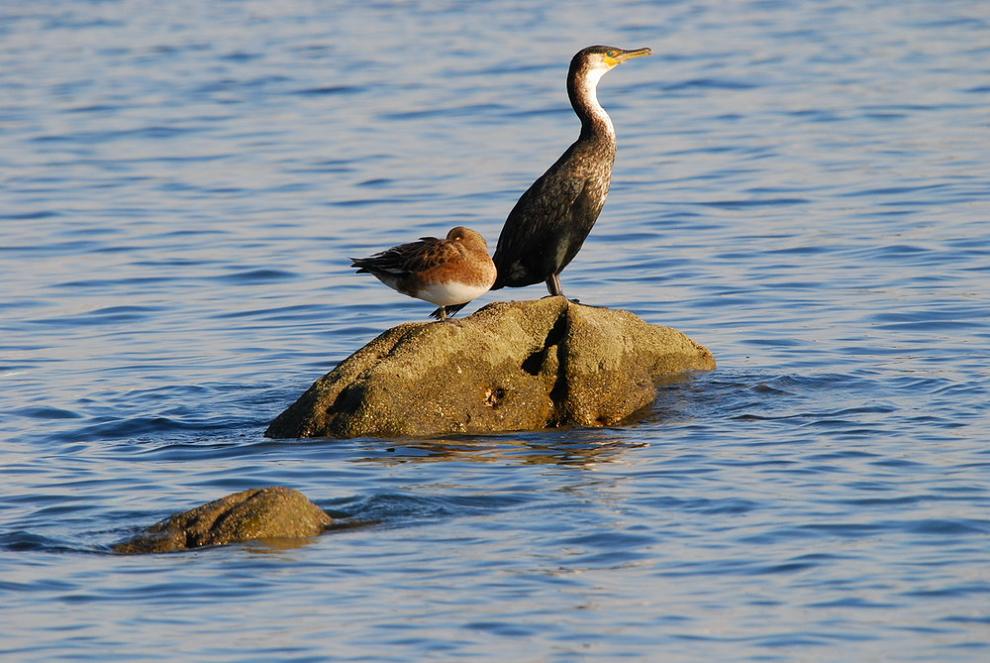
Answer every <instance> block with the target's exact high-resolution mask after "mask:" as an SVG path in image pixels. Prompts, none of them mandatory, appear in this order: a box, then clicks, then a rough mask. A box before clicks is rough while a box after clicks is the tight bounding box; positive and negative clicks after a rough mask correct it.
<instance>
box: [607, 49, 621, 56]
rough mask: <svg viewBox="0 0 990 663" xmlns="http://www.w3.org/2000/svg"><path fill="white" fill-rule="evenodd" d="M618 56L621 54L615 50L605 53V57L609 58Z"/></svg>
mask: <svg viewBox="0 0 990 663" xmlns="http://www.w3.org/2000/svg"><path fill="white" fill-rule="evenodd" d="M618 54H619V52H618V51H617V50H615V49H614V48H613V49H612V50H610V51H606V53H605V55H607V56H609V57H610V58H614V57H615V56H616V55H618Z"/></svg>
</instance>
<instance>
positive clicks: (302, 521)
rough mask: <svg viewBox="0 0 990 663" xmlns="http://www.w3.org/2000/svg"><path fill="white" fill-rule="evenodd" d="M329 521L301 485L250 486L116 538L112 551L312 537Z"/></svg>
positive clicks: (166, 549)
mask: <svg viewBox="0 0 990 663" xmlns="http://www.w3.org/2000/svg"><path fill="white" fill-rule="evenodd" d="M330 522H331V519H330V516H328V515H327V513H326V512H325V511H324V510H323V509H321V508H320V507H318V506H316V505H315V504H313V503H312V502H310V501H309V500H308V499H307V498H306V496H305V495H303V494H302V493H300V492H299V491H298V490H293V489H291V488H284V487H282V486H273V487H270V488H252V489H250V490H243V491H241V492H239V493H233V494H232V495H227V496H226V497H222V498H220V499H218V500H214V501H213V502H210V503H208V504H204V505H203V506H200V507H196V508H195V509H191V510H189V511H184V512H182V513H177V514H175V515H174V516H171V517H170V518H166V519H165V520H163V521H161V522H160V523H157V524H155V525H152V526H151V527H149V528H148V529H147V530H145V531H144V532H143V533H141V534H139V535H137V536H136V537H134V538H133V539H130V540H128V541H124V542H123V543H118V544H117V545H115V546H114V547H113V551H114V552H117V553H127V554H132V553H160V552H174V551H177V550H188V549H189V548H199V547H200V546H218V545H224V544H227V543H238V542H241V541H251V540H254V539H286V538H302V537H310V536H316V535H317V534H320V533H321V532H323V530H324V529H326V527H327V526H328V525H330Z"/></svg>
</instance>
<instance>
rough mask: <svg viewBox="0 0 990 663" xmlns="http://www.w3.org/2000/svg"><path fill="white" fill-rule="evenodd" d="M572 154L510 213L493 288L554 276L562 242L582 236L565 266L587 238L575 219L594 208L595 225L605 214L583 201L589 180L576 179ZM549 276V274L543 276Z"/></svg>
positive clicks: (498, 248) (497, 250) (497, 253)
mask: <svg viewBox="0 0 990 663" xmlns="http://www.w3.org/2000/svg"><path fill="white" fill-rule="evenodd" d="M571 157H572V150H568V151H567V152H565V153H564V155H563V156H562V157H561V158H560V159H559V160H558V161H557V163H555V164H554V165H553V166H551V167H550V169H549V170H548V171H547V172H546V173H544V174H543V175H542V176H541V177H540V178H539V179H538V180H536V181H535V182H533V184H532V185H531V186H530V187H529V189H527V190H526V192H525V193H524V194H523V195H522V196H521V197H520V198H519V201H518V202H517V203H516V205H515V207H513V208H512V211H511V212H509V216H508V218H507V219H506V220H505V225H504V226H503V227H502V233H501V234H500V235H499V238H498V244H497V246H496V248H495V255H494V258H493V259H494V261H495V266H496V268H497V269H498V278H497V280H496V281H495V285H494V286H493V287H492V289H493V290H494V289H496V288H500V287H502V286H504V285H511V286H522V285H529V284H532V283H539V282H541V281H543V280H545V279H546V278H547V277H549V276H550V274H551V273H553V272H554V271H555V270H554V268H553V263H555V262H558V259H559V257H558V256H557V255H556V254H557V248H558V246H559V245H560V242H561V241H564V242H566V243H568V244H572V243H574V242H567V239H568V237H569V236H570V235H571V233H573V232H575V231H576V232H577V233H579V234H580V235H581V236H580V237H579V238H577V237H575V238H574V239H576V240H577V241H576V246H575V247H574V250H573V252H571V251H567V252H566V253H569V254H570V255H569V256H566V255H565V256H560V257H563V258H565V259H564V260H559V262H561V263H562V264H561V265H557V267H558V268H559V267H562V266H563V264H566V263H567V262H569V261H570V259H571V258H573V257H574V254H575V253H577V249H579V248H580V246H581V242H583V241H584V238H585V237H586V236H587V234H588V231H590V229H591V225H587V229H583V228H581V227H580V226H582V225H585V224H582V223H579V224H577V225H578V226H579V227H575V221H577V220H578V219H575V215H578V216H585V215H587V214H589V213H591V212H592V210H591V209H589V208H591V207H597V209H596V210H594V216H593V218H591V224H594V221H595V219H596V218H597V216H598V215H597V212H598V211H601V207H600V206H599V205H595V203H594V201H590V200H584V198H585V197H586V190H587V185H588V180H587V179H586V178H584V177H578V176H575V172H574V171H575V169H574V168H573V165H572V164H571V163H570V162H571V160H572V158H571ZM544 272H546V273H544Z"/></svg>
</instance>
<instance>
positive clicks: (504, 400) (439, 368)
mask: <svg viewBox="0 0 990 663" xmlns="http://www.w3.org/2000/svg"><path fill="white" fill-rule="evenodd" d="M714 368H715V359H714V357H712V353H711V352H709V351H708V349H707V348H705V347H703V346H701V345H698V344H697V343H695V342H694V341H692V340H691V339H690V338H688V337H687V336H685V335H684V334H682V333H681V332H679V331H677V330H676V329H672V328H670V327H661V326H657V325H651V324H648V323H646V322H645V321H643V320H642V319H640V318H638V317H636V316H635V315H633V314H632V313H628V312H626V311H616V310H610V309H607V308H597V307H589V306H582V305H579V304H574V303H572V302H568V301H567V300H566V299H565V298H563V297H546V298H543V299H538V300H532V301H521V302H496V303H493V304H489V305H488V306H485V307H484V308H482V309H481V310H479V311H478V312H477V313H475V314H474V315H472V316H470V317H468V318H464V319H461V320H449V321H447V322H442V323H433V322H427V323H406V324H402V325H399V326H397V327H394V328H392V329H390V330H388V331H387V332H385V333H384V334H381V335H380V336H379V337H378V338H376V339H374V340H373V341H371V342H370V343H368V344H367V345H366V346H364V347H363V348H361V349H360V350H358V351H357V352H355V353H354V354H353V355H351V356H350V357H348V358H347V359H345V360H344V361H342V362H341V363H340V364H339V365H338V366H337V368H335V369H334V370H333V371H331V372H329V373H327V374H326V375H324V376H323V377H322V378H320V379H319V380H317V381H316V382H315V383H314V384H313V386H312V387H310V388H309V390H308V391H306V393H304V394H303V395H302V396H301V397H300V398H299V399H298V400H297V401H296V402H295V403H294V404H292V405H291V406H290V407H289V408H288V409H287V410H285V411H284V412H283V413H282V414H280V415H279V416H278V417H277V418H276V419H275V420H274V421H273V422H272V423H271V425H270V426H269V427H268V430H267V431H266V432H265V435H267V436H268V437H276V438H287V437H340V438H344V437H357V436H375V437H396V436H406V435H408V436H418V437H422V436H429V435H439V434H444V433H490V432H499V431H513V430H534V429H540V428H547V427H552V426H562V425H578V426H604V425H610V424H615V423H618V422H620V421H622V420H623V419H626V418H627V417H629V416H630V415H632V414H633V413H635V412H636V411H637V410H640V409H642V408H644V407H645V406H647V405H649V404H650V403H652V402H653V400H654V398H655V397H656V385H657V382H658V381H659V380H661V379H663V378H665V377H669V376H672V375H676V374H679V373H684V372H687V371H697V370H712V369H714Z"/></svg>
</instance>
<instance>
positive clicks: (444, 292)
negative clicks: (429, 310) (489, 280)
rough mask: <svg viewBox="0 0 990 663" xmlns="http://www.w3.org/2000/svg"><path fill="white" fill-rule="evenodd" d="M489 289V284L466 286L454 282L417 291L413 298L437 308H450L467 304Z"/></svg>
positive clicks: (436, 284)
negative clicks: (434, 305) (454, 305)
mask: <svg viewBox="0 0 990 663" xmlns="http://www.w3.org/2000/svg"><path fill="white" fill-rule="evenodd" d="M490 287H491V285H490V284H489V285H487V286H481V285H468V284H466V283H458V282H456V281H452V282H450V283H433V284H431V285H428V286H424V287H422V288H420V289H419V290H417V291H416V294H415V297H416V298H417V299H423V300H425V301H428V302H430V303H431V304H436V305H437V306H452V305H453V304H467V303H468V302H469V301H471V300H473V299H476V298H478V297H480V296H481V295H483V294H485V293H486V292H488V289H489V288H490Z"/></svg>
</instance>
